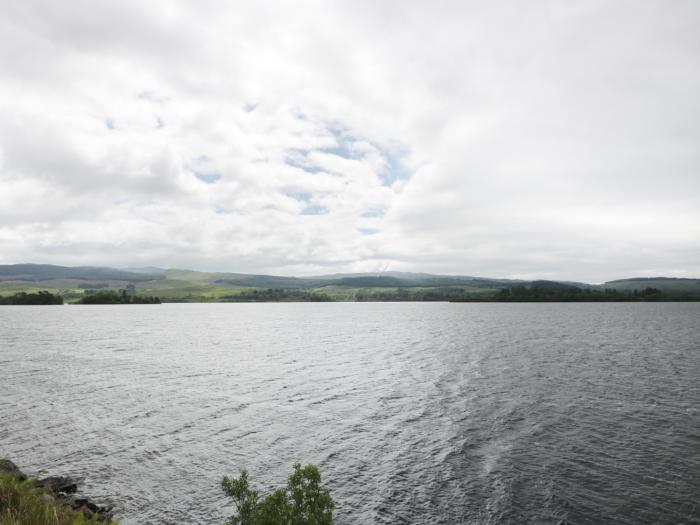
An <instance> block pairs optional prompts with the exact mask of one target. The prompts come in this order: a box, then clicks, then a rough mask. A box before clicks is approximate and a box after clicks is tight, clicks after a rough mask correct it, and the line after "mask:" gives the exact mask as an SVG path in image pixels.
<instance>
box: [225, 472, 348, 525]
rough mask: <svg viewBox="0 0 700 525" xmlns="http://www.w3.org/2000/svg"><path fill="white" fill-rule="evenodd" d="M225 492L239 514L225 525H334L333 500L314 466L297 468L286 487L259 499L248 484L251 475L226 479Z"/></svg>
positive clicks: (246, 474)
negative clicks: (231, 499)
mask: <svg viewBox="0 0 700 525" xmlns="http://www.w3.org/2000/svg"><path fill="white" fill-rule="evenodd" d="M221 488H222V489H223V491H224V492H225V493H226V494H227V495H228V496H230V497H231V498H233V502H234V503H235V505H236V511H237V512H236V514H235V515H234V516H232V517H231V518H230V519H229V520H228V521H227V522H226V525H332V523H333V508H334V507H335V504H334V503H333V498H331V494H330V491H329V490H328V489H326V488H324V487H323V486H322V485H321V474H320V473H319V471H318V469H317V468H316V467H315V466H314V465H306V466H305V467H303V468H302V466H301V465H300V464H299V463H296V464H295V465H294V472H293V473H292V475H291V476H289V480H288V482H287V486H286V487H284V488H280V489H277V490H275V491H274V492H273V493H272V494H269V495H268V496H266V497H265V498H264V499H262V500H260V497H259V494H258V492H257V491H255V490H250V487H249V485H248V472H246V471H245V470H243V471H242V472H241V475H240V477H239V478H229V477H228V476H226V477H224V479H223V480H222V481H221Z"/></svg>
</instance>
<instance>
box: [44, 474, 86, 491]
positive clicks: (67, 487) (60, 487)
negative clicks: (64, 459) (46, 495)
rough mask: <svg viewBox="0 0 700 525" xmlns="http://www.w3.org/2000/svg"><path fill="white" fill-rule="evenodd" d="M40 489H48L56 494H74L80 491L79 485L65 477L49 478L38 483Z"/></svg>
mask: <svg viewBox="0 0 700 525" xmlns="http://www.w3.org/2000/svg"><path fill="white" fill-rule="evenodd" d="M36 486H37V487H38V488H42V489H46V490H48V491H49V492H53V493H54V494H60V493H65V494H72V493H74V492H76V491H77V490H78V485H77V483H76V482H75V481H74V480H72V479H70V478H65V477H63V476H49V477H48V478H44V479H40V480H39V481H37V482H36Z"/></svg>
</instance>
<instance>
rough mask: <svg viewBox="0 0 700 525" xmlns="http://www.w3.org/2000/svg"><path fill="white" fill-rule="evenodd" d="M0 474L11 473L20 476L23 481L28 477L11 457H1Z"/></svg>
mask: <svg viewBox="0 0 700 525" xmlns="http://www.w3.org/2000/svg"><path fill="white" fill-rule="evenodd" d="M0 474H10V475H11V476H14V477H16V478H19V479H20V480H21V481H24V480H25V479H27V476H25V475H24V472H22V471H21V470H20V469H19V468H18V467H17V465H15V464H14V463H12V461H10V460H9V459H2V458H0Z"/></svg>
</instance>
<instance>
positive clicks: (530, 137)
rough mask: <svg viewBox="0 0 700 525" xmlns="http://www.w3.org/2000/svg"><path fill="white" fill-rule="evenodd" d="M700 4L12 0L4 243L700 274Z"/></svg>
mask: <svg viewBox="0 0 700 525" xmlns="http://www.w3.org/2000/svg"><path fill="white" fill-rule="evenodd" d="M698 27H700V2H697V1H695V0H691V1H685V0H674V1H673V2H668V1H653V0H633V1H626V0H616V1H615V2H610V1H589V0H576V1H574V0H568V1H565V0H561V1H552V2H542V1H538V0H533V1H528V2H516V1H499V0H495V1H488V2H486V1H480V2H473V1H455V2H447V1H434V2H425V1H420V2H418V1H416V2H413V1H406V2H389V1H377V0H372V1H365V0H353V1H343V2H339V1H332V0H331V1H329V0H323V1H318V2H307V1H300V2H283V1H275V2H272V1H270V2H267V1H261V0H255V1H249V2H243V1H241V2H229V1H211V0H204V1H202V0H199V1H197V2H178V1H157V0H149V1H148V2H144V1H142V0H118V1H111V0H74V1H71V2H55V1H52V0H43V1H37V0H22V1H21V2H16V1H13V0H0V264H12V263H25V262H34V263H52V264H63V265H70V266H75V265H107V266H113V267H135V266H136V267H139V266H149V265H152V266H159V267H165V268H191V269H199V270H220V271H235V272H247V273H268V274H282V275H313V274H327V273H332V272H362V271H371V272H377V271H385V270H392V271H421V272H433V273H442V274H460V275H476V276H491V277H510V278H526V279H527V278H549V279H567V280H578V281H586V282H603V281H606V280H610V279H615V278H623V277H632V276H657V275H665V276H676V277H700V96H698V93H700V32H699V31H698V29H697V28H698Z"/></svg>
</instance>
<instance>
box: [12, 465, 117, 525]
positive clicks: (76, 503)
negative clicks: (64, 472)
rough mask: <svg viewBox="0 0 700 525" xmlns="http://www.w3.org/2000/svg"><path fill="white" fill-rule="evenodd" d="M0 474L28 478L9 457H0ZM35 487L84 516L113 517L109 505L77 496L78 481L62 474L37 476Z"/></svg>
mask: <svg viewBox="0 0 700 525" xmlns="http://www.w3.org/2000/svg"><path fill="white" fill-rule="evenodd" d="M0 474H6V475H9V476H13V477H15V478H17V479H18V480H20V481H24V480H26V479H29V478H30V477H31V476H28V475H27V474H25V473H24V472H22V471H21V470H20V469H19V468H18V467H17V465H15V464H14V463H13V462H12V461H10V460H9V459H0ZM34 486H35V487H36V488H40V489H42V490H43V491H44V493H43V494H42V497H43V498H44V499H47V500H49V501H61V502H63V503H65V504H66V505H68V506H69V507H71V508H72V509H73V510H75V511H76V512H81V513H82V514H83V515H84V516H85V517H86V518H92V517H95V518H96V519H97V520H98V521H103V522H110V521H111V520H112V519H113V518H114V514H113V509H112V507H111V506H101V505H97V504H96V503H94V502H93V501H90V500H89V499H88V498H86V497H84V496H78V495H77V494H76V493H77V492H78V483H77V481H76V480H74V479H71V478H68V477H63V476H49V477H47V478H38V479H37V481H36V482H35V483H34Z"/></svg>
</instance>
